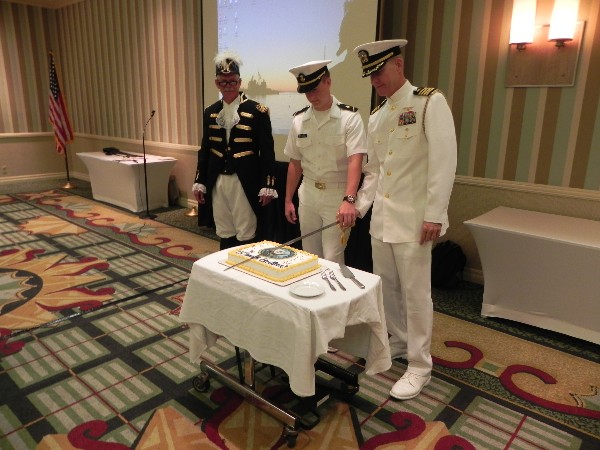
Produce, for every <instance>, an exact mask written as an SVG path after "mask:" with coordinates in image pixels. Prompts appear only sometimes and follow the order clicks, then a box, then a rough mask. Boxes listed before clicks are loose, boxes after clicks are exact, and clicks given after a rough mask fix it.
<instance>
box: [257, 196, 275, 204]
mask: <svg viewBox="0 0 600 450" xmlns="http://www.w3.org/2000/svg"><path fill="white" fill-rule="evenodd" d="M271 200H273V196H272V195H259V196H258V201H259V203H260V206H267V205H268V204H269V203H271Z"/></svg>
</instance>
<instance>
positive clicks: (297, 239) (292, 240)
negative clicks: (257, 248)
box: [223, 220, 338, 272]
mask: <svg viewBox="0 0 600 450" xmlns="http://www.w3.org/2000/svg"><path fill="white" fill-rule="evenodd" d="M337 224H338V222H337V220H336V221H335V222H332V223H330V224H329V225H325V226H324V227H321V228H319V229H318V230H314V231H311V232H310V233H307V234H305V235H303V236H300V237H297V238H294V239H290V240H289V241H287V242H284V243H283V244H279V245H278V246H277V247H273V248H272V249H271V250H277V249H278V248H281V247H285V246H286V245H292V244H295V243H296V242H298V241H300V240H302V239H304V238H307V237H309V236H312V235H313V234H317V233H320V232H321V231H323V230H326V229H327V228H331V227H332V226H334V225H337ZM259 256H260V254H258V255H254V256H250V257H249V258H248V259H244V260H242V261H240V262H237V263H235V264H233V265H231V266H228V267H226V268H225V270H229V269H233V268H234V267H237V266H240V265H242V264H244V263H247V262H248V261H252V260H253V259H256V258H258V257H259ZM225 270H224V271H225ZM224 271H223V272H224Z"/></svg>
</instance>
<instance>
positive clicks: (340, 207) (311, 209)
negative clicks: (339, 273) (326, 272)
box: [284, 60, 367, 263]
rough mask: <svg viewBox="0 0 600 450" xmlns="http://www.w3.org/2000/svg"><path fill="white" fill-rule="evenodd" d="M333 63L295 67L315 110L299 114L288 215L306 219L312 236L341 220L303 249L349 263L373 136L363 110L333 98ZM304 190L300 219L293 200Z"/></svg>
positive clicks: (292, 140)
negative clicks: (365, 157) (364, 163)
mask: <svg viewBox="0 0 600 450" xmlns="http://www.w3.org/2000/svg"><path fill="white" fill-rule="evenodd" d="M330 62H331V61H330V60H324V61H311V62H308V63H306V64H303V65H301V66H298V67H294V68H292V69H290V72H291V73H292V74H293V75H294V76H295V77H296V80H297V81H298V88H297V90H298V92H300V93H304V94H305V95H306V98H307V100H308V101H309V102H310V104H311V105H310V106H307V107H305V108H303V109H301V110H300V111H297V112H296V113H294V118H293V121H292V127H291V130H290V133H289V135H288V139H287V143H286V146H285V149H284V154H285V155H287V156H288V157H289V158H290V162H289V165H288V173H287V181H286V194H285V217H286V219H287V220H288V221H289V222H291V223H296V220H298V218H299V219H300V231H301V233H302V234H303V235H304V234H307V233H310V232H312V231H314V230H318V229H319V228H321V227H323V226H324V225H327V224H329V223H332V222H335V221H336V220H337V221H338V223H339V225H340V227H341V229H340V228H339V227H331V228H328V229H326V230H324V231H323V232H322V233H317V234H315V235H313V236H310V237H308V238H305V239H303V240H302V248H303V249H304V250H305V251H308V252H310V253H314V254H316V255H318V256H320V257H321V258H325V259H328V260H330V261H335V262H337V263H344V249H345V248H346V243H347V238H348V236H349V230H350V227H351V226H352V225H354V221H355V220H356V217H357V214H358V212H357V210H356V208H354V202H355V199H356V191H357V189H358V185H359V183H360V177H361V174H362V161H363V154H365V153H366V152H367V138H366V134H365V130H364V125H363V122H362V119H361V117H360V115H359V113H358V112H357V108H355V107H353V106H348V105H345V104H343V103H340V102H339V101H338V100H337V99H336V98H335V97H334V96H333V95H332V94H331V76H330V74H329V70H328V68H327V64H329V63H330ZM302 176H303V178H302V184H301V185H300V188H299V190H298V199H299V205H298V216H297V215H296V207H295V206H294V203H293V201H292V199H293V196H294V193H295V192H296V188H297V187H298V183H299V182H300V178H301V177H302Z"/></svg>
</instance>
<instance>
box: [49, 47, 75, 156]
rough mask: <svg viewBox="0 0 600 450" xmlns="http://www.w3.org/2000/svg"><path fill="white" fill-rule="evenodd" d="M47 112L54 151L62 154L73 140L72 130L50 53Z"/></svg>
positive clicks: (52, 56)
mask: <svg viewBox="0 0 600 450" xmlns="http://www.w3.org/2000/svg"><path fill="white" fill-rule="evenodd" d="M48 110H49V111H48V114H49V116H50V123H51V124H52V128H54V140H55V141H56V151H57V152H58V153H60V154H64V153H65V149H66V145H67V143H69V142H71V141H72V140H73V128H72V127H71V122H70V121H69V115H68V114H67V107H66V105H65V99H64V98H63V95H62V93H61V91H60V84H59V82H58V76H57V75H56V66H55V65H54V55H53V54H52V53H50V95H49V99H48Z"/></svg>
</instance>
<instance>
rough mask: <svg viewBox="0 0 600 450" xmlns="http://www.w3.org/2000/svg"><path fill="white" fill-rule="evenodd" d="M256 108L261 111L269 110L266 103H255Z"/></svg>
mask: <svg viewBox="0 0 600 450" xmlns="http://www.w3.org/2000/svg"><path fill="white" fill-rule="evenodd" d="M256 109H258V110H259V111H260V112H261V113H268V112H269V107H268V106H266V105H263V104H262V103H259V104H258V105H256Z"/></svg>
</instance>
